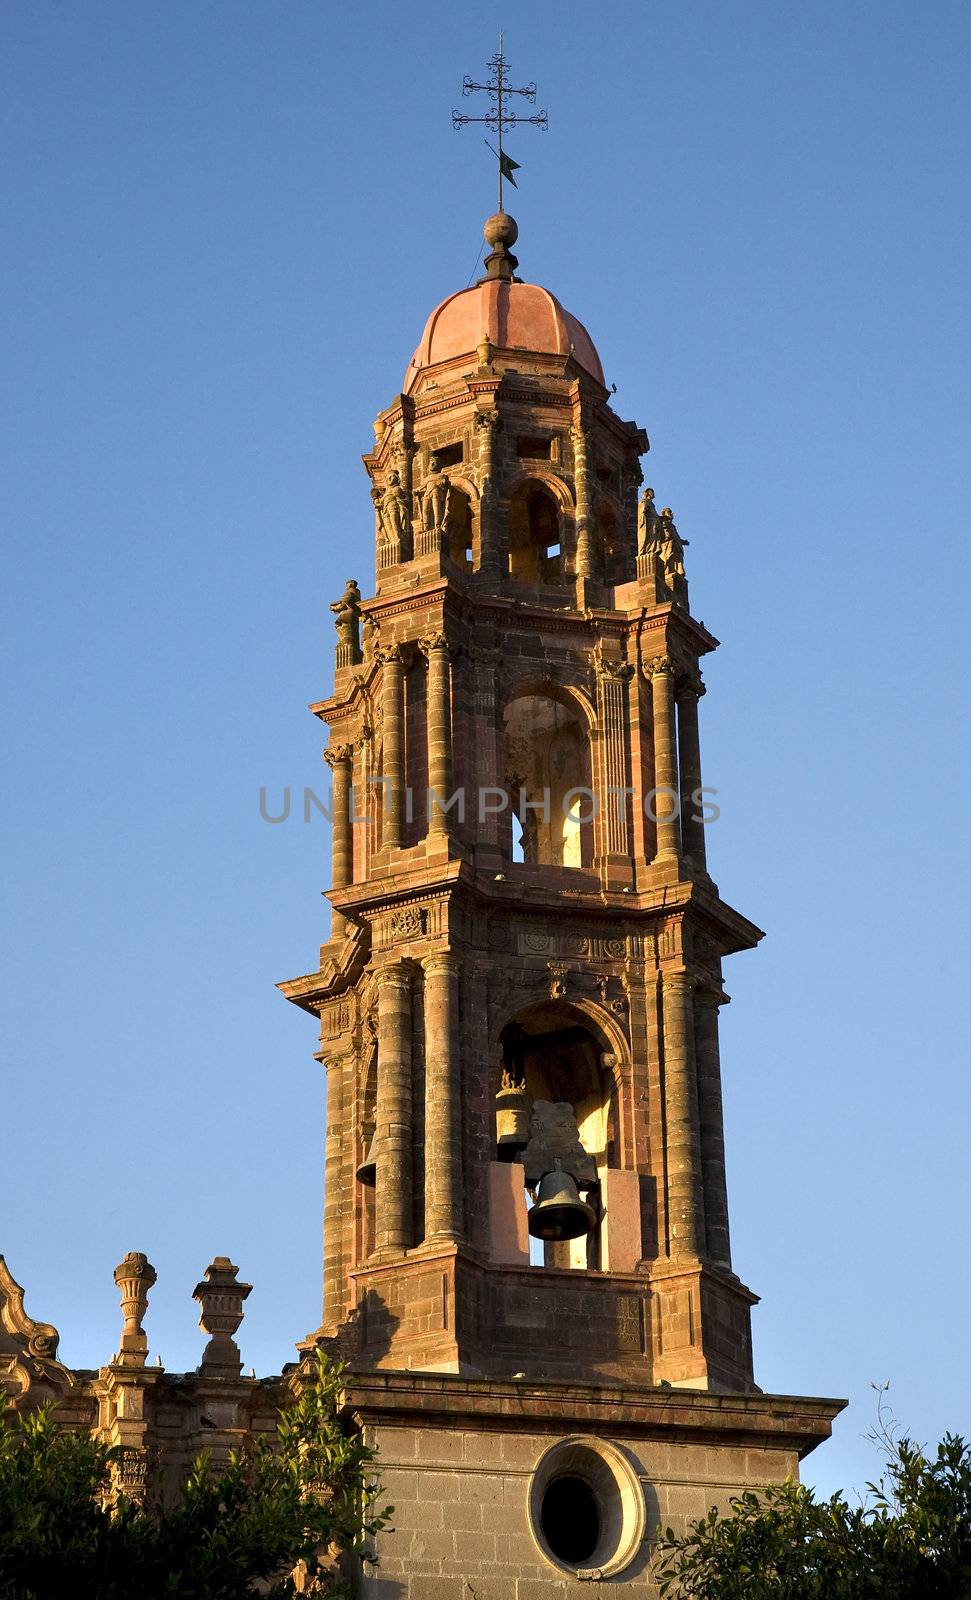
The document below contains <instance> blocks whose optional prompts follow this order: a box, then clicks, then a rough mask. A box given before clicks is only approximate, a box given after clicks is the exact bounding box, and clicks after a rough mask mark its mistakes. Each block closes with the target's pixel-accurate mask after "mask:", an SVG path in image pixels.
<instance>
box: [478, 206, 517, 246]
mask: <svg viewBox="0 0 971 1600" xmlns="http://www.w3.org/2000/svg"><path fill="white" fill-rule="evenodd" d="M482 235H483V238H484V239H485V242H486V244H487V245H490V246H491V247H492V249H493V250H494V249H495V248H496V245H500V244H501V245H505V246H506V248H507V249H511V248H512V246H513V245H514V244H515V243H516V240H517V239H518V238H519V224H518V222H517V221H516V219H515V217H511V216H510V215H509V213H508V211H497V212H496V213H495V215H494V216H491V217H487V218H486V222H485V227H484V228H483V229H482Z"/></svg>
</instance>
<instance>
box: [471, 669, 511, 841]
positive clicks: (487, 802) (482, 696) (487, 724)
mask: <svg viewBox="0 0 971 1600" xmlns="http://www.w3.org/2000/svg"><path fill="white" fill-rule="evenodd" d="M471 654H472V664H473V670H474V674H475V678H474V682H475V702H474V704H475V766H474V771H475V774H476V792H475V796H474V799H473V797H472V796H471V795H469V796H468V797H467V801H466V803H467V804H469V805H474V807H475V814H474V816H473V817H472V821H473V823H474V826H475V830H476V835H477V837H478V838H479V839H480V840H481V841H483V843H487V844H489V845H490V846H492V847H493V848H494V849H498V846H499V840H500V837H501V835H502V833H503V831H504V829H506V828H508V814H507V816H506V817H505V818H504V817H503V814H502V813H501V812H499V811H498V810H497V809H496V807H497V805H499V803H500V797H499V794H498V793H497V792H496V790H497V787H498V784H499V781H500V777H501V773H500V761H499V750H500V736H499V725H498V717H497V709H496V702H497V688H498V683H497V678H498V672H499V666H500V663H501V661H502V651H501V650H498V649H496V648H495V646H493V645H482V646H481V647H480V648H479V649H477V650H476V649H473V650H472V652H471ZM486 791H490V792H486Z"/></svg>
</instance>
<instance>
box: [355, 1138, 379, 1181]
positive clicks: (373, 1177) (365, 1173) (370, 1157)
mask: <svg viewBox="0 0 971 1600" xmlns="http://www.w3.org/2000/svg"><path fill="white" fill-rule="evenodd" d="M377 1143H378V1135H377V1130H375V1132H374V1133H372V1135H371V1143H370V1144H369V1145H368V1149H367V1155H366V1156H365V1157H364V1160H363V1161H362V1162H361V1165H360V1166H359V1167H358V1169H357V1181H358V1183H364V1184H366V1185H367V1187H368V1188H369V1189H373V1188H374V1185H375V1183H376V1182H377V1176H378V1164H377V1161H376V1159H375V1150H376V1148H377Z"/></svg>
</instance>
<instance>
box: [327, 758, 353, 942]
mask: <svg viewBox="0 0 971 1600" xmlns="http://www.w3.org/2000/svg"><path fill="white" fill-rule="evenodd" d="M352 754H353V752H352V748H351V746H350V745H349V744H335V745H331V747H330V749H329V750H325V751H324V760H325V761H326V763H327V765H328V766H329V767H330V772H331V824H330V826H331V869H330V881H331V887H332V888H333V889H346V888H347V885H348V884H349V883H353V881H354V841H353V836H352V832H351V757H352ZM346 929H347V919H346V917H344V916H343V915H342V913H341V912H340V911H337V910H332V911H331V921H330V936H331V938H332V939H340V938H342V937H343V935H344V933H345V932H346Z"/></svg>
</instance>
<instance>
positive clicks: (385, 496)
mask: <svg viewBox="0 0 971 1600" xmlns="http://www.w3.org/2000/svg"><path fill="white" fill-rule="evenodd" d="M371 498H372V499H373V501H374V504H375V506H376V507H377V513H378V537H379V539H380V541H381V543H382V544H394V543H398V544H402V543H403V542H404V539H405V535H406V533H407V531H408V521H409V512H408V497H407V495H406V494H405V491H404V489H403V488H402V487H401V474H400V472H398V471H396V470H395V469H392V470H391V472H389V473H388V482H387V485H386V487H385V488H384V489H374V490H372V494H371Z"/></svg>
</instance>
